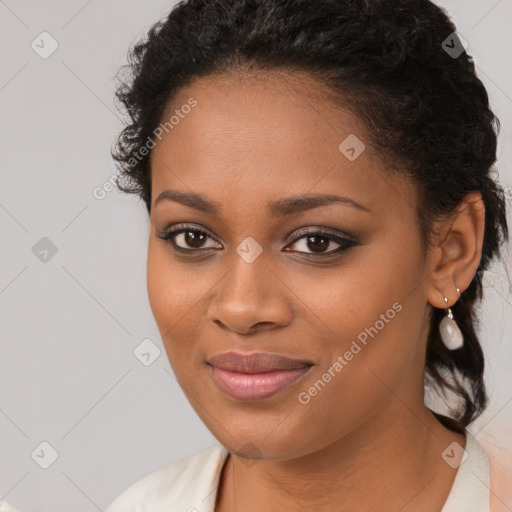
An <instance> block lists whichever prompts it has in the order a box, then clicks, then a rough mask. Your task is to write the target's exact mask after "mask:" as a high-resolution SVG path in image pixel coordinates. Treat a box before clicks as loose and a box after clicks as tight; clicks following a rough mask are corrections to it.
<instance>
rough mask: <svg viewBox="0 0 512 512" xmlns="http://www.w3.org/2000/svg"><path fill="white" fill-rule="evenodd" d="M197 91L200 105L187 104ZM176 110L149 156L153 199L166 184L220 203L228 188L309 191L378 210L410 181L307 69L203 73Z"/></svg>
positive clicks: (258, 194)
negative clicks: (391, 166)
mask: <svg viewBox="0 0 512 512" xmlns="http://www.w3.org/2000/svg"><path fill="white" fill-rule="evenodd" d="M190 98H193V99H194V100H195V101H196V102H197V104H196V105H195V106H194V107H193V108H190V109H188V108H186V109H182V106H183V105H187V104H189V103H190ZM185 112H187V113H185ZM173 114H175V118H176V120H177V117H176V115H177V116H179V121H178V122H177V123H176V124H174V126H173V128H172V129H170V130H168V133H167V132H164V133H163V136H162V139H161V140H160V141H157V143H156V147H155V148H154V150H153V153H152V156H151V163H152V187H153V190H152V196H153V202H154V201H155V199H156V197H157V196H158V194H159V193H161V191H163V190H165V189H166V188H172V189H180V190H183V191H190V190H191V189H193V190H195V191H204V192H205V193H206V194H207V195H209V196H210V197H212V196H215V197H216V198H218V201H219V202H220V203H224V199H225V198H226V199H227V196H229V197H230V198H231V201H232V200H233V198H235V197H236V198H238V199H239V201H242V202H245V203H248V202H253V201H259V200H260V199H261V198H262V197H265V198H266V199H267V200H268V199H270V198H278V197H283V196H288V195H303V194H306V193H307V192H308V191H311V192H315V193H339V194H341V195H343V196H350V197H353V198H354V199H355V200H357V201H358V202H360V203H363V204H364V203H366V204H370V203H372V204H373V205H375V206H376V207H377V209H378V208H379V204H381V203H382V204H381V206H380V207H381V208H384V207H385V205H384V203H385V202H386V198H387V199H388V200H389V199H391V200H393V199H392V194H390V193H389V192H390V190H389V189H390V187H391V189H393V190H395V191H396V190H397V188H398V189H400V188H402V189H403V187H404V186H406V185H405V184H404V183H403V181H404V180H400V179H398V180H397V178H396V177H394V176H393V175H392V173H391V172H389V169H387V168H386V167H385V165H384V163H383V162H382V161H381V160H380V158H379V155H378V154H376V153H375V152H374V150H373V149H372V148H371V147H370V143H369V140H368V136H367V134H366V131H365V128H364V126H363V124H362V123H361V121H360V120H359V119H358V118H357V116H356V115H354V114H353V113H351V112H350V111H348V110H346V109H343V108H342V107H340V106H339V104H336V103H335V101H333V94H332V92H331V91H329V90H328V89H327V87H326V86H324V85H323V84H321V83H320V82H318V81H316V80H314V79H313V78H312V77H310V76H309V75H307V74H304V73H291V74H290V73H285V72H264V73H252V74H244V73H230V74H225V75H217V76H208V77H204V78H201V79H198V80H195V81H194V82H192V83H191V84H190V85H188V86H186V87H185V88H183V89H182V90H181V91H180V92H179V93H178V94H177V95H176V96H175V97H174V98H173V101H172V103H171V104H170V105H169V107H168V109H167V111H166V113H165V115H164V117H163V121H165V120H166V119H168V118H170V117H171V116H172V115H173ZM345 141H348V142H345ZM347 146H352V147H353V148H354V149H355V156H356V158H353V155H354V151H353V152H352V154H350V153H346V149H347ZM349 149H350V148H349ZM347 155H348V156H349V157H351V158H348V157H347ZM402 192H403V193H409V195H410V191H409V190H405V189H403V190H402Z"/></svg>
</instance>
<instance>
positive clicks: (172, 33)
mask: <svg viewBox="0 0 512 512" xmlns="http://www.w3.org/2000/svg"><path fill="white" fill-rule="evenodd" d="M450 49H451V50H450ZM128 62H129V63H128V65H126V66H124V67H123V68H122V70H123V71H128V73H127V74H125V75H124V76H122V77H121V83H120V84H119V86H118V90H117V93H116V98H117V100H119V101H120V102H121V103H122V107H123V108H124V109H125V110H126V112H127V114H128V118H129V121H128V123H127V126H126V127H125V128H124V130H123V131H122V132H121V134H120V135H119V137H118V139H117V141H116V145H115V146H114V148H113V150H112V156H113V158H114V160H115V161H116V165H117V167H118V169H119V171H120V172H119V174H118V177H117V185H118V187H119V188H120V189H121V190H122V191H124V192H128V193H134V194H137V195H138V196H139V197H140V198H141V199H142V200H143V201H144V203H145V205H146V208H147V211H148V213H151V163H150V160H151V158H150V156H151V151H150V150H149V151H148V147H149V148H152V146H149V143H152V144H153V145H154V142H153V140H154V136H155V134H156V133H157V132H155V130H157V128H158V126H159V125H160V123H162V121H163V116H164V113H165V112H167V107H168V106H169V104H170V102H171V101H172V100H173V98H174V96H175V95H176V93H177V91H178V90H180V89H182V88H184V87H185V86H186V85H187V84H190V83H191V82H192V80H195V79H197V78H200V77H204V76H207V75H212V74H222V73H226V72H228V71H230V70H241V71H245V72H250V71H251V70H255V71H258V70H298V71H303V72H304V71H305V72H307V73H309V74H310V75H311V76H312V77H314V78H316V79H317V80H318V81H319V82H321V83H323V84H325V85H327V86H328V90H329V91H332V92H333V95H334V97H336V98H337V99H338V101H339V102H340V104H341V105H343V106H344V107H347V108H349V109H351V111H352V112H353V113H354V114H356V115H357V116H359V118H360V119H361V120H362V122H363V123H364V125H365V127H366V128H367V132H368V135H369V137H370V141H369V142H370V143H371V144H372V145H373V147H374V148H376V149H377V150H378V154H379V155H381V156H382V158H383V160H384V161H386V162H389V163H390V168H393V169H399V170H400V172H403V173H404V174H406V175H408V176H410V177H412V179H413V182H414V183H415V184H416V186H417V190H418V191H419V197H420V200H419V203H420V204H418V223H419V227H420V231H421V235H422V242H423V244H424V248H425V249H427V248H428V247H430V246H431V244H432V234H433V226H434V224H435V220H439V219H440V218H443V217H445V216H447V215H449V214H450V213H453V212H454V211H455V209H456V207H457V205H458V204H459V203H460V202H461V200H462V199H463V198H464V196H466V194H467V193H469V192H470V191H474V190H476V191H479V192H480V193H481V195H482V199H483V202H484V204H485V209H486V215H485V233H484V241H483V249H482V257H481V261H480V265H479V267H478V270H477V272H476V274H475V276H474V278H473V280H472V282H471V284H470V286H469V287H468V289H467V290H465V291H464V292H463V293H462V295H461V298H460V299H459V300H458V301H457V303H456V304H455V305H454V306H453V307H452V310H453V313H454V316H455V318H456V320H457V322H458V324H459V326H460V328H461V331H462V333H463V336H464V346H463V347H462V348H460V349H457V350H454V351H449V350H448V349H447V348H446V347H445V346H444V344H443V343H442V341H441V339H440V336H439V330H438V327H439V322H440V321H441V319H442V318H443V316H444V310H443V309H435V308H431V309H432V312H431V316H430V322H431V325H430V332H429V336H428V343H427V352H426V368H425V385H426V386H432V389H437V390H438V391H441V392H442V393H443V394H444V395H445V397H446V396H447V395H446V393H447V392H452V393H455V396H456V397H458V399H459V400H458V405H457V406H451V408H450V410H451V411H452V416H453V418H452V422H451V423H449V424H450V425H451V428H454V429H455V430H459V431H462V430H463V427H465V426H467V425H468V424H469V423H471V422H472V421H473V420H474V419H475V418H476V417H478V416H479V415H480V414H481V413H482V412H483V410H484V409H485V407H486V405H487V394H486V389H485V385H484V379H483V374H484V356H483V352H482V348H481V346H480V343H479V340H478V337H477V334H476V332H475V329H476V327H477V318H476V317H475V312H474V306H475V302H476V301H477V300H481V299H482V273H483V271H485V270H486V269H487V268H488V266H489V264H490V262H491V260H492V259H493V258H494V257H495V256H497V253H498V252H499V249H500V246H501V244H502V243H503V242H505V241H507V240H508V226H507V219H506V206H505V194H504V191H503V189H502V188H501V187H500V185H499V184H498V183H497V182H496V181H495V180H494V179H493V176H492V172H493V171H494V169H493V168H492V166H493V164H494V162H495V160H496V146H497V135H498V132H499V128H500V124H499V120H498V119H497V117H496V116H495V115H494V114H493V112H492V111H491V109H490V107H489V101H488V95H487V92H486V89H485V87H484V85H483V84H482V82H481V81H480V80H479V78H478V77H477V76H476V73H475V65H474V62H473V59H472V58H471V57H470V56H469V55H468V54H467V53H466V52H465V51H464V48H463V47H462V45H461V42H460V39H459V38H458V35H457V34H456V27H455V26H454V24H453V23H452V22H451V20H450V19H449V18H448V16H447V14H446V12H445V11H444V10H443V9H442V8H440V7H438V6H436V5H435V4H433V3H432V2H430V1H428V0H393V1H392V2H391V1H384V0H314V1H313V0H185V1H181V2H179V3H178V4H177V5H176V6H175V7H174V8H173V9H172V10H171V12H170V14H169V15H168V17H167V18H165V19H162V20H160V21H159V22H157V23H156V24H155V25H153V27H152V28H151V29H150V30H149V33H148V35H147V37H146V38H144V39H143V40H141V41H140V42H138V43H137V44H135V45H133V46H132V47H131V48H130V52H129V61H128ZM144 147H146V150H145V151H141V149H142V150H144ZM145 154H147V157H145ZM141 155H143V156H144V157H141Z"/></svg>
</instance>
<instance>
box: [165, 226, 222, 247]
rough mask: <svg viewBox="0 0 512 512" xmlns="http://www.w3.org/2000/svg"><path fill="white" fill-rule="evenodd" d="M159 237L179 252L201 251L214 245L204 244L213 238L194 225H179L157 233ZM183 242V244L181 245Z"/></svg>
mask: <svg viewBox="0 0 512 512" xmlns="http://www.w3.org/2000/svg"><path fill="white" fill-rule="evenodd" d="M157 238H161V239H162V240H165V241H166V242H167V243H168V244H169V245H170V246H171V248H172V249H173V250H175V251H178V252H185V253H191V252H200V251H203V250H208V249H212V248H214V247H211V246H210V247H208V246H206V247H205V246H204V243H205V241H206V240H207V239H208V238H210V239H212V240H213V238H212V237H211V236H210V235H209V234H208V233H207V232H206V231H203V230H201V229H198V228H194V227H193V226H187V227H178V228H177V229H173V230H171V231H166V232H165V233H162V234H159V235H157ZM180 244H181V245H180Z"/></svg>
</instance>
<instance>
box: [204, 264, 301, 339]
mask: <svg viewBox="0 0 512 512" xmlns="http://www.w3.org/2000/svg"><path fill="white" fill-rule="evenodd" d="M262 256H263V255H261V256H260V257H258V258H257V259H256V260H255V261H253V262H252V263H248V262H246V261H244V260H243V259H242V258H240V257H238V256H236V257H235V261H234V263H233V266H232V267H231V269H230V270H229V271H228V272H227V274H225V275H224V277H223V278H222V279H221V280H220V282H219V283H218V284H217V286H216V287H215V288H214V290H213V294H212V295H211V297H210V304H209V306H208V310H207V318H208V319H209V320H211V321H212V322H214V323H216V324H217V325H218V326H219V327H220V328H222V329H226V330H230V331H233V332H236V333H239V334H251V333H254V332H257V331H260V330H263V331H265V330H270V329H275V328H279V327H284V326H286V325H288V324H289V323H290V322H291V320H292V317H293V309H292V306H291V295H292V293H291V292H290V290H289V288H287V286H286V284H285V283H283V280H282V279H280V277H279V275H278V274H277V273H276V272H275V271H273V270H272V269H271V268H270V267H269V266H268V263H267V262H266V261H265V258H264V257H262Z"/></svg>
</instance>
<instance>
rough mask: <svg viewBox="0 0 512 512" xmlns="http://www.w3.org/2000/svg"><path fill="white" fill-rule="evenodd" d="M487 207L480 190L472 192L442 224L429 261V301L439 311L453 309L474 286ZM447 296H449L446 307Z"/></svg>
mask: <svg viewBox="0 0 512 512" xmlns="http://www.w3.org/2000/svg"><path fill="white" fill-rule="evenodd" d="M484 231H485V205H484V202H483V201H482V195H481V194H480V192H478V191H471V192H469V193H468V194H467V195H466V196H465V197H464V199H463V200H462V201H461V202H460V203H459V206H458V207H457V211H456V212H455V213H454V214H452V215H451V216H450V217H449V218H448V219H446V220H444V221H442V222H441V223H440V226H439V230H438V231H437V233H438V237H437V241H436V243H435V247H434V248H433V249H432V252H431V258H430V265H429V269H430V274H429V279H428V288H427V300H428V302H429V303H430V304H431V305H432V306H434V307H436V308H447V307H451V306H452V305H453V304H455V302H457V300H458V299H459V294H458V293H457V288H459V290H460V293H462V292H463V291H464V290H465V289H466V288H467V287H468V286H469V285H470V283H471V281H472V280H473V277H474V275H475V273H476V270H477V268H478V265H479V263H480V258H481V255H482V246H483V239H484ZM444 297H447V299H448V304H446V302H445V300H444Z"/></svg>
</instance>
